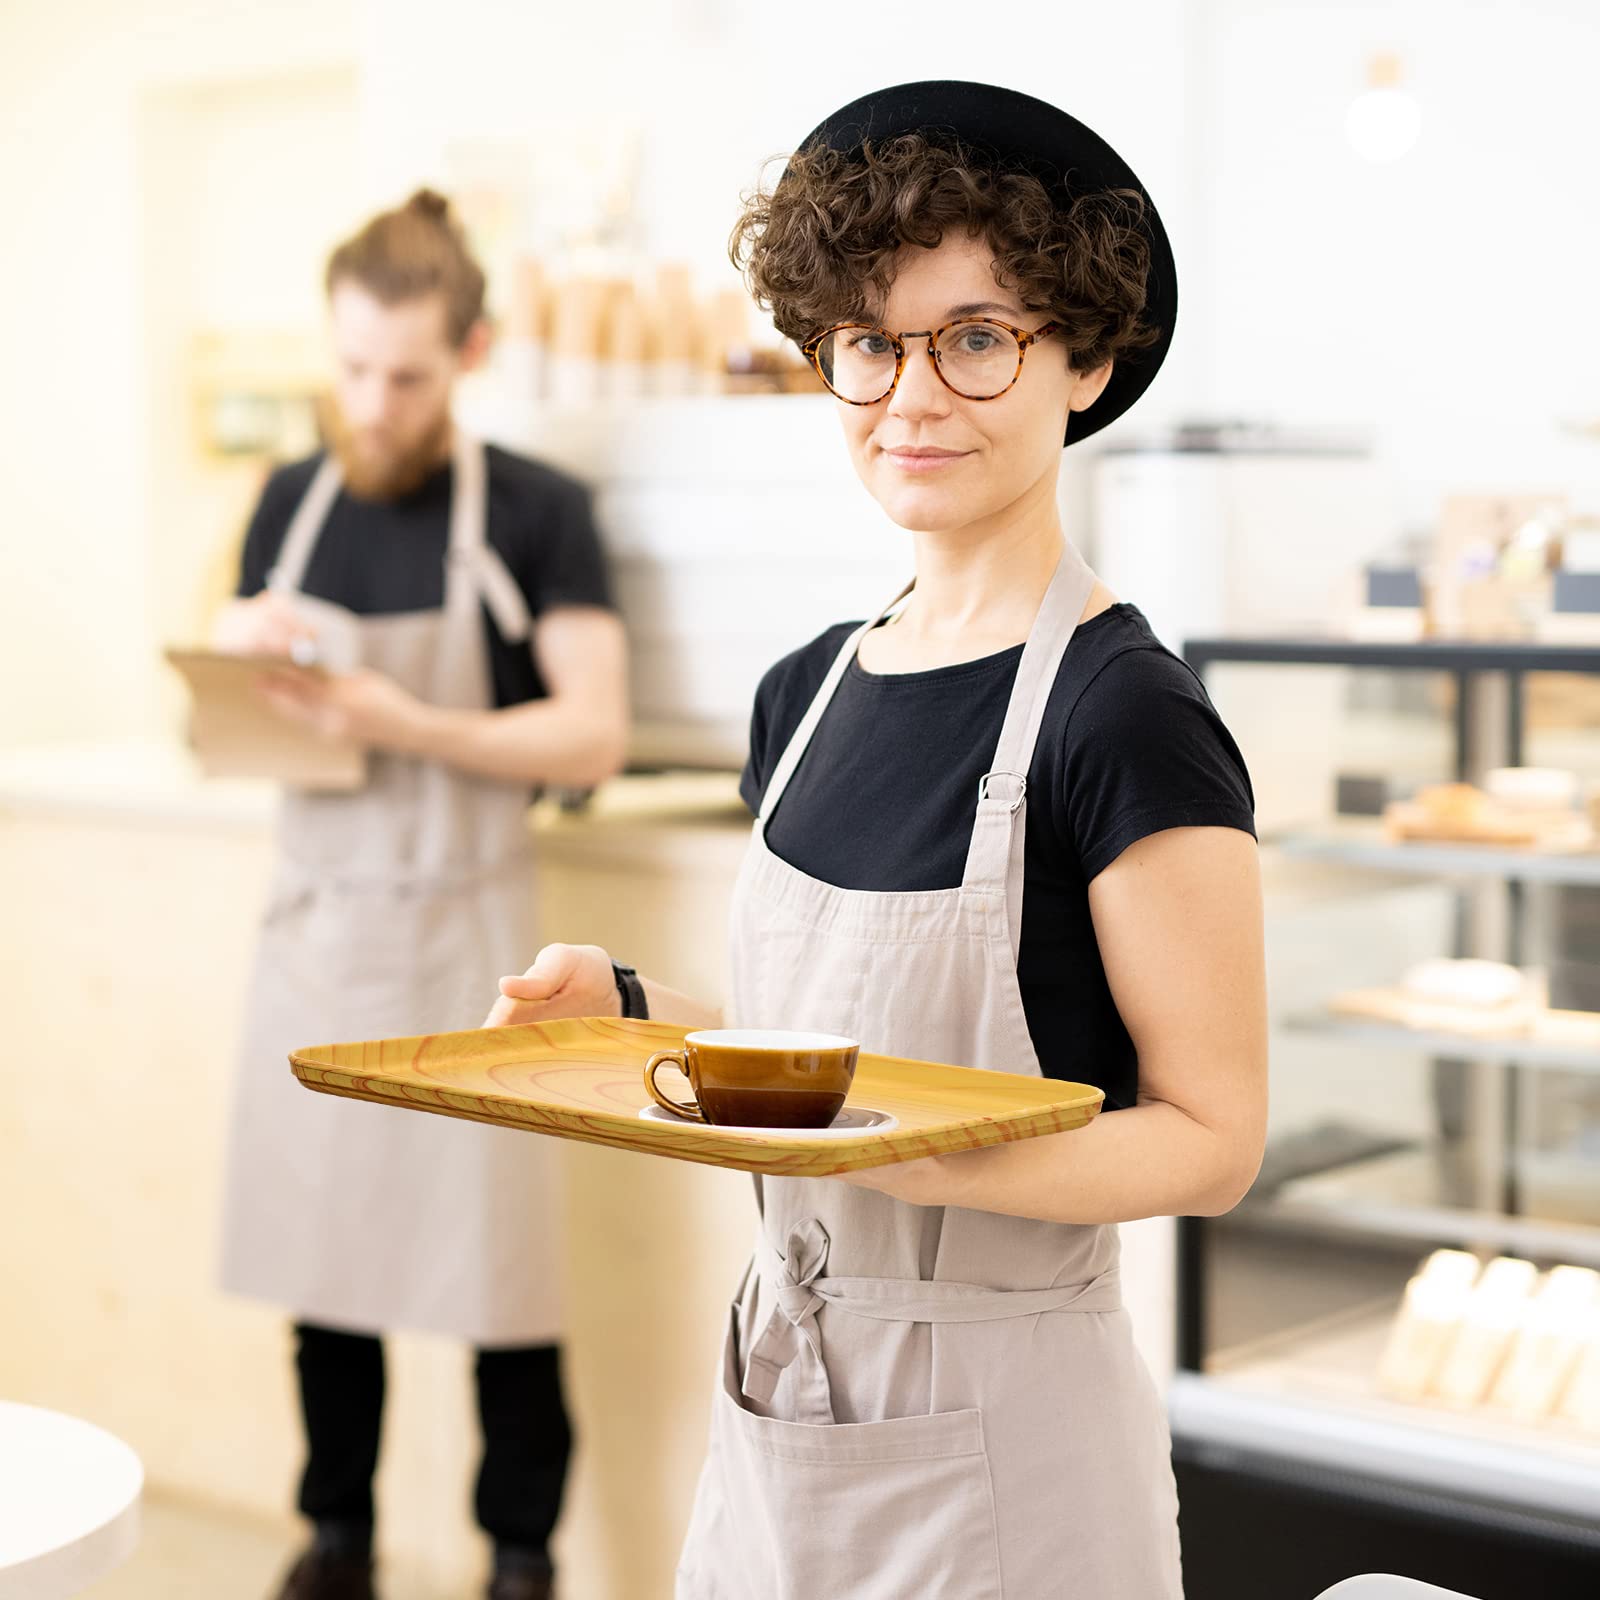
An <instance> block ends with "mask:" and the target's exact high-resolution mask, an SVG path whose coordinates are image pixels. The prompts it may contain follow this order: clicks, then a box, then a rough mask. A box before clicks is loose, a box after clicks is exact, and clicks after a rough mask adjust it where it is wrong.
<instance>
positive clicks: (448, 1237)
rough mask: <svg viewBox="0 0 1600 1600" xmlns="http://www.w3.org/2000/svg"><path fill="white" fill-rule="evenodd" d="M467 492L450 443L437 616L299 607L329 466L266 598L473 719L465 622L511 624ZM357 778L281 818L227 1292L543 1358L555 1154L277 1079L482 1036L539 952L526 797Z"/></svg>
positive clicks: (403, 762)
mask: <svg viewBox="0 0 1600 1600" xmlns="http://www.w3.org/2000/svg"><path fill="white" fill-rule="evenodd" d="M486 471H487V468H486V463H485V458H484V451H483V447H482V445H481V444H479V443H477V442H476V441H471V440H465V439H462V438H459V437H458V439H457V444H456V449H455V483H454V493H453V497H452V503H451V512H450V542H449V553H448V557H447V563H446V570H445V584H444V606H443V609H442V610H439V611H423V612H408V613H404V614H400V615H391V616H377V617H357V616H355V615H353V614H352V613H350V612H348V611H346V610H344V609H343V608H341V607H337V606H332V605H329V604H327V603H326V602H323V601H318V600H315V599H312V598H310V597H307V596H303V595H299V594H298V593H297V589H298V586H299V584H300V582H301V579H302V577H303V576H304V573H305V569H306V563H307V561H308V560H309V558H310V555H311V550H312V547H313V545H314V544H315V542H316V539H317V536H318V533H319V532H320V530H321V527H322V524H323V522H324V520H325V519H326V516H327V513H328V511H329V509H330V507H331V506H332V504H333V502H334V500H335V499H336V498H337V496H338V493H339V486H340V475H339V470H338V467H337V464H336V463H335V462H334V460H333V458H332V457H331V456H330V457H329V458H328V460H326V461H325V462H324V463H323V465H322V468H321V470H320V471H319V472H318V473H317V476H316V477H315V478H314V479H313V481H312V484H311V487H310V489H309V490H308V491H307V493H306V497H305V500H304V501H303V502H302V504H301V505H300V507H299V509H298V510H297V512H296V514H295V517H294V520H293V522H292V523H291V524H290V527H289V531H288V533H287V535H286V536H285V540H284V546H283V551H282V554H281V557H280V560H279V565H278V567H277V568H276V570H275V571H274V573H273V575H272V577H271V579H270V582H271V583H272V586H273V587H274V588H275V589H278V590H280V591H282V592H284V593H288V594H293V595H295V604H296V607H297V609H300V610H302V611H303V612H304V613H305V614H306V615H308V616H309V617H310V618H311V619H312V621H313V622H315V623H316V625H317V627H318V630H319V638H321V639H323V640H325V641H326V642H327V643H328V646H329V649H330V653H331V654H333V655H335V656H337V655H340V654H341V653H342V654H345V655H347V656H348V655H350V654H352V653H353V654H354V656H355V658H356V659H358V660H359V662H360V663H361V664H362V665H364V666H367V667H372V668H375V669H377V670H378V671H380V672H384V673H387V674H388V675H389V676H390V677H391V678H393V679H395V681H396V682H398V683H399V684H400V685H401V686H402V687H403V688H405V689H407V690H409V691H410V692H411V693H412V694H414V695H416V696H418V697H419V698H421V699H423V700H426V701H428V702H430V703H431V704H433V705H437V706H448V707H453V708H458V709H470V710H479V709H483V708H486V707H489V706H491V705H492V704H493V697H492V686H491V681H490V674H489V662H488V652H487V649H486V647H485V642H484V635H483V618H482V612H481V610H480V604H481V603H487V604H488V606H489V608H490V611H491V613H492V614H493V616H494V618H495V621H496V625H497V626H498V627H499V628H500V630H501V632H502V633H503V634H504V635H505V636H506V637H508V638H512V639H520V638H526V637H527V636H528V632H529V626H530V624H529V618H528V611H527V607H526V604H525V602H524V601H523V600H522V596H521V591H520V590H519V589H518V588H517V586H516V583H515V582H514V580H513V579H512V578H511V576H510V575H509V573H507V572H506V570H505V568H504V566H503V565H502V564H501V563H500V561H499V558H498V557H497V556H496V555H495V553H494V551H493V549H492V548H491V547H490V546H489V545H488V543H487V539H486V504H487V500H486V485H485V476H486ZM383 558H384V555H383V552H382V551H381V550H377V549H375V550H374V551H373V559H374V560H380V561H381V560H382V559H383ZM352 647H353V648H352ZM369 761H370V769H369V770H370V780H369V782H368V784H367V786H366V787H365V788H364V789H361V790H359V791H357V792H356V793H353V794H350V793H337V794H336V793H312V792H309V791H304V790H291V791H287V792H286V793H285V796H284V802H283V810H282V814H281V817H280V821H279V826H278V863H277V869H276V874H275V878H274V882H273V886H272V891H271V895H270V899H269V902H268V907H267V912H266V918H265V922H264V926H263V928H262V932H261V941H260V947H259V950H258V953H257V959H256V967H255V974H254V978H253V981H252V983H251V988H250V995H249V1001H248V1010H247V1016H246V1021H245V1027H244V1041H243V1049H242V1053H241V1059H240V1063H239V1080H238V1086H237V1091H236V1095H235V1103H234V1120H233V1131H232V1142H231V1159H230V1162H229V1171H228V1183H227V1198H226V1206H225V1212H224V1222H223V1273H222V1277H223V1285H224V1287H225V1288H228V1289H231V1290H234V1291H236V1292H238V1293H241V1294H247V1295H251V1296H254V1297H257V1298H260V1299H265V1300H269V1301H271V1302H273V1303H275V1304H277V1305H280V1306H283V1307H285V1308H286V1309H287V1310H289V1311H290V1312H292V1313H293V1314H294V1315H295V1316H296V1317H298V1318H301V1319H304V1320H308V1321H312V1322H317V1323H325V1324H329V1325H332V1326H335V1327H340V1328H350V1329H356V1330H367V1331H379V1330H384V1329H398V1328H407V1329H419V1330H424V1331H429V1332H435V1333H445V1334H453V1335H456V1336H458V1337H460V1338H463V1339H467V1340H470V1341H471V1342H473V1343H474V1344H479V1345H510V1344H532V1343H542V1342H546V1341H548V1340H551V1339H553V1338H555V1337H556V1336H557V1334H558V1333H559V1332H560V1328H561V1316H560V1305H559V1292H558V1291H559V1284H558V1276H559V1270H560V1259H561V1251H560V1249H559V1218H558V1215H557V1199H558V1191H557V1168H556V1159H557V1158H556V1151H555V1147H554V1145H553V1144H551V1143H550V1142H549V1141H547V1140H543V1139H530V1138H529V1137H528V1136H527V1135H526V1134H519V1133H516V1132H513V1131H510V1130H503V1129H495V1128H486V1127H483V1126H481V1125H479V1124H475V1123H470V1122H461V1121H457V1120H455V1119H453V1118H449V1117H442V1116H427V1115H419V1114H418V1113H417V1112H415V1111H402V1110H398V1109H393V1108H390V1107H384V1106H375V1105H365V1104H359V1103H357V1102H354V1101H347V1100H337V1099H334V1098H332V1097H330V1096H327V1095H320V1094H313V1093H311V1092H310V1091H309V1090H306V1089H303V1088H301V1087H300V1085H299V1084H298V1083H297V1082H296V1081H295V1079H294V1078H293V1076H292V1075H291V1074H290V1071H289V1067H288V1063H287V1060H286V1056H287V1054H288V1052H289V1051H290V1050H291V1049H292V1048H294V1047H296V1046H299V1045H307V1044H317V1043H326V1042H329V1041H333V1040H347V1039H376V1038H384V1037H393V1036H395V1035H399V1034H413V1033H438V1032H443V1031H445V1030H448V1029H453V1028H473V1027H477V1026H478V1025H479V1024H481V1022H482V1021H483V1014H484V1010H485V1007H486V1005H487V999H486V996H487V997H488V998H492V993H491V991H492V988H493V983H494V977H495V974H497V973H501V972H511V971H520V970H521V968H522V967H523V966H525V965H526V963H527V960H528V951H530V950H532V949H536V948H537V946H538V927H537V917H536V907H535V901H534V880H533V862H532V847H531V839H530V837H529V833H528V826H527V812H528V790H527V786H526V785H524V784H516V783H503V782H498V781H494V780H491V779H488V778H480V777H475V776H472V775H471V774H468V773H462V772H456V771H452V770H451V769H449V768H447V767H445V766H444V765H442V764H440V763H437V762H428V761H420V760H416V759H413V758H411V757H407V756H400V755H393V754H389V753H385V752H381V751H375V752H373V753H372V755H371V756H370V757H369ZM486 985H487V986H488V987H487V988H486V987H485V986H486Z"/></svg>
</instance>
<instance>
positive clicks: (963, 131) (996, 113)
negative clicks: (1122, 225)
mask: <svg viewBox="0 0 1600 1600" xmlns="http://www.w3.org/2000/svg"><path fill="white" fill-rule="evenodd" d="M902 133H923V134H927V135H929V136H930V137H933V138H939V137H941V136H943V137H947V138H953V139H955V140H958V141H959V142H960V143H961V144H963V145H964V146H966V147H967V148H968V149H970V150H972V151H973V153H974V154H975V155H978V156H981V157H984V158H987V159H988V160H991V161H993V163H994V164H995V166H996V167H997V168H999V169H1001V170H1007V171H1022V172H1029V173H1032V174H1033V176H1034V177H1036V178H1038V179H1039V181H1040V182H1041V183H1043V184H1044V186H1045V187H1046V188H1047V189H1048V190H1049V191H1050V192H1051V193H1052V194H1054V195H1058V196H1060V198H1061V199H1062V201H1063V202H1066V201H1070V200H1072V199H1075V198H1076V197H1077V196H1079V195H1083V194H1092V193H1095V192H1097V191H1099V190H1103V189H1136V190H1138V192H1139V193H1140V194H1141V195H1143V196H1144V201H1145V214H1144V228H1145V232H1146V234H1147V236H1148V238H1149V241H1150V276H1149V279H1148V281H1147V283H1146V286H1145V292H1146V300H1145V312H1144V315H1145V320H1146V321H1147V322H1148V323H1149V324H1150V325H1151V326H1152V327H1153V328H1155V329H1156V332H1157V334H1158V338H1157V340H1156V342H1155V343H1154V344H1153V345H1151V346H1150V347H1149V348H1148V349H1146V350H1137V351H1135V352H1133V354H1132V355H1129V356H1123V357H1120V358H1119V359H1118V361H1117V363H1116V365H1115V366H1114V367H1113V368H1112V372H1111V378H1110V381H1109V382H1108V383H1107V384H1106V387H1105V391H1104V392H1103V393H1102V394H1101V396H1100V398H1099V399H1098V400H1096V401H1095V403H1094V404H1093V405H1092V406H1091V407H1090V408H1089V409H1088V410H1087V411H1075V412H1073V413H1072V416H1071V418H1070V420H1069V422H1068V425H1067V437H1066V443H1068V444H1076V443H1077V442H1078V441H1079V440H1080V439H1086V438H1088V436H1089V435H1090V434H1091V433H1098V432H1099V431H1100V429H1101V428H1103V427H1105V426H1106V425H1107V424H1108V423H1111V422H1115V421H1116V419H1117V418H1118V417H1120V416H1121V415H1122V413H1123V412H1124V411H1126V410H1127V409H1128V407H1129V406H1131V405H1132V404H1133V403H1134V401H1135V400H1137V399H1138V398H1139V396H1140V395H1142V394H1143V393H1144V392H1145V390H1146V389H1148V388H1149V387H1150V384H1151V382H1152V381H1153V380H1154V378H1155V375H1156V372H1157V371H1158V370H1159V368H1160V366H1161V363H1162V362H1163V361H1164V360H1165V359H1166V355H1167V350H1168V347H1169V346H1170V345H1171V343H1172V328H1173V324H1174V323H1175V322H1176V321H1177V316H1178V277H1177V271H1176V268H1175V266H1174V264H1173V260H1172V246H1171V245H1170V244H1169V243H1168V241H1167V231H1166V229H1165V228H1163V227H1162V225H1161V218H1160V216H1159V214H1158V213H1157V211H1156V208H1155V205H1154V203H1153V202H1152V201H1151V199H1150V195H1149V192H1148V191H1147V190H1146V189H1145V186H1144V185H1143V184H1142V183H1140V182H1139V179H1138V177H1137V176H1136V175H1135V173H1134V171H1133V168H1132V167H1130V166H1129V165H1128V163H1127V162H1126V161H1124V160H1123V159H1122V157H1121V156H1119V155H1118V154H1117V152H1116V151H1115V150H1113V149H1112V148H1111V146H1110V145H1108V144H1107V143H1106V142H1105V140H1104V139H1102V138H1101V137H1100V135H1099V134H1097V133H1096V132H1095V131H1094V130H1093V129H1092V128H1088V127H1085V126H1084V124H1083V123H1081V122H1079V121H1078V119H1077V118H1076V117H1072V116H1068V115H1067V113H1066V112H1065V111H1061V110H1059V109H1057V107H1055V106H1053V105H1049V104H1047V103H1046V102H1045V101H1043V100H1035V99H1034V98H1033V96H1032V95H1027V94H1019V93H1018V92H1017V91H1016V90H1015V89H1001V88H998V87H996V86H995V85H993V84H987V83H962V82H959V81H933V82H928V83H902V84H897V85H896V86H895V87H894V88H892V89H879V90H877V91H876V92H875V93H873V94H868V95H863V96H862V97H861V98H860V99H859V100H852V101H851V102H850V104H849V105H847V106H843V107H841V108H840V109H839V110H838V111H835V112H834V113H833V115H832V116H830V117H826V118H824V119H823V121H822V122H821V123H819V124H818V125H817V126H816V127H815V128H813V129H812V130H811V132H810V133H809V134H807V135H806V137H805V139H804V140H803V141H802V142H801V144H800V147H799V148H800V149H801V150H809V149H813V148H815V147H817V146H822V147H824V148H826V149H830V150H838V151H840V152H841V153H843V154H846V155H852V154H856V153H858V152H859V151H860V149H861V146H862V145H863V143H865V141H867V140H868V139H870V140H872V141H873V143H874V144H877V143H880V142H882V141H884V140H887V139H892V138H894V137H895V136H896V135H898V134H902Z"/></svg>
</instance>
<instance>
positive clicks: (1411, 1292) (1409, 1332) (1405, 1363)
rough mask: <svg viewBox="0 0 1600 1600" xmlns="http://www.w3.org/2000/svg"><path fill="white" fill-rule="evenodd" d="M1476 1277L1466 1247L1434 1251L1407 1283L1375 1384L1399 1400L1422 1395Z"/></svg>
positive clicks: (1475, 1262)
mask: <svg viewBox="0 0 1600 1600" xmlns="http://www.w3.org/2000/svg"><path fill="white" fill-rule="evenodd" d="M1477 1277H1478V1258H1477V1257H1476V1256H1475V1255H1473V1254H1472V1253H1471V1252H1470V1251H1468V1250H1435V1251H1434V1252H1433V1254H1432V1255H1431V1256H1429V1257H1428V1259H1427V1260H1426V1261H1425V1262H1423V1264H1422V1269H1421V1271H1419V1272H1418V1273H1417V1274H1416V1276H1415V1277H1413V1278H1412V1280H1411V1281H1410V1282H1409V1283H1408V1284H1407V1285H1406V1292H1405V1296H1404V1298H1403V1299H1402V1300H1401V1302H1400V1311H1399V1314H1398V1315H1397V1316H1396V1318H1395V1321H1394V1327H1393V1328H1391V1329H1390V1331H1389V1342H1388V1344H1387V1345H1386V1346H1385V1347H1384V1352H1383V1356H1382V1358H1381V1360H1380V1361H1379V1363H1378V1387H1379V1388H1380V1389H1381V1390H1383V1392H1384V1393H1385V1394H1391V1395H1393V1396H1394V1397H1395V1398H1396V1399H1397V1400H1420V1399H1422V1398H1423V1396H1424V1395H1426V1394H1427V1393H1428V1390H1429V1387H1430V1386H1431V1384H1432V1382H1433V1375H1434V1373H1436V1372H1437V1371H1438V1370H1439V1368H1440V1366H1441V1365H1442V1364H1443V1361H1444V1357H1445V1352H1446V1351H1447V1350H1448V1349H1449V1348H1450V1344H1451V1341H1452V1340H1453V1339H1454V1338H1455V1336H1456V1328H1457V1327H1458V1326H1459V1325H1460V1322H1461V1316H1462V1313H1463V1312H1464V1311H1465V1310H1466V1307H1467V1299H1468V1297H1469V1296H1470V1295H1471V1293H1472V1286H1473V1284H1474V1283H1475V1282H1476V1281H1477Z"/></svg>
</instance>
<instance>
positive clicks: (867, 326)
mask: <svg viewBox="0 0 1600 1600" xmlns="http://www.w3.org/2000/svg"><path fill="white" fill-rule="evenodd" d="M1060 327H1061V325H1060V323H1057V322H1047V323H1045V325H1044V326H1043V327H1042V328H1034V329H1033V330H1032V331H1031V332H1030V331H1029V330H1028V329H1027V328H1013V327H1012V326H1011V324H1010V323H1009V322H999V321H997V320H996V319H995V318H993V317H963V318H962V319H961V320H960V321H959V322H947V323H946V324H945V325H944V326H943V327H942V328H931V329H930V328H921V329H918V330H917V331H915V332H912V333H890V331H889V330H888V329H887V328H880V327H878V326H877V325H876V324H875V323H870V322H841V323H839V324H838V325H837V326H835V327H832V328H828V329H827V330H825V331H824V332H822V333H819V334H818V335H817V336H816V338H814V339H809V340H807V342H806V343H805V344H803V345H802V346H801V347H800V348H801V350H802V351H803V352H804V354H805V357H806V359H807V360H808V361H809V362H810V363H811V365H812V366H814V367H815V368H816V369H817V373H818V376H819V377H821V379H822V381H823V382H824V383H825V384H827V386H828V388H829V389H830V390H831V391H832V392H833V393H834V394H835V395H837V396H838V398H839V399H841V400H843V401H844V402H845V403H846V404H847V405H852V406H875V405H877V404H878V402H879V401H880V400H887V399H888V398H889V396H890V395H892V394H893V393H894V391H895V385H896V384H898V383H899V382H900V375H901V374H902V373H903V372H904V371H905V369H906V354H907V350H908V344H907V341H908V340H911V339H926V340H927V341H928V356H929V359H930V360H931V361H932V362H933V370H934V371H935V372H936V373H938V375H939V381H940V382H941V383H942V384H943V385H944V386H945V388H947V389H948V390H950V392H951V393H952V394H958V395H960V396H961V398H962V399H963V400H998V399H999V398H1000V396H1001V395H1003V394H1004V393H1005V392H1006V390H1008V389H1009V388H1011V386H1012V385H1013V384H1014V383H1016V381H1017V379H1018V378H1020V377H1021V376H1022V358H1023V357H1024V356H1025V355H1026V354H1027V353H1028V346H1029V345H1030V344H1036V343H1037V342H1038V341H1039V340H1040V339H1047V338H1049V336H1050V335H1051V334H1052V333H1057V332H1059V331H1060Z"/></svg>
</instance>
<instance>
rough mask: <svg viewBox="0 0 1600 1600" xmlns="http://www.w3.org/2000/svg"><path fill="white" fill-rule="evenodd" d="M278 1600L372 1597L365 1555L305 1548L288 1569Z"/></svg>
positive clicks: (363, 1599) (369, 1567)
mask: <svg viewBox="0 0 1600 1600" xmlns="http://www.w3.org/2000/svg"><path fill="white" fill-rule="evenodd" d="M278 1600H375V1596H374V1593H373V1588H372V1562H371V1560H370V1558H368V1557H366V1556H340V1555H333V1554H331V1553H329V1552H328V1551H325V1550H307V1551H306V1553H305V1554H304V1555H303V1556H301V1557H300V1559H299V1560H298V1561H297V1562H295V1564H294V1565H293V1566H292V1567H291V1568H290V1569H289V1576H288V1577H286V1578H285V1579H284V1580H283V1587H282V1588H281V1589H280V1590H279V1591H278Z"/></svg>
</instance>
